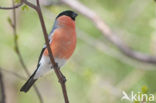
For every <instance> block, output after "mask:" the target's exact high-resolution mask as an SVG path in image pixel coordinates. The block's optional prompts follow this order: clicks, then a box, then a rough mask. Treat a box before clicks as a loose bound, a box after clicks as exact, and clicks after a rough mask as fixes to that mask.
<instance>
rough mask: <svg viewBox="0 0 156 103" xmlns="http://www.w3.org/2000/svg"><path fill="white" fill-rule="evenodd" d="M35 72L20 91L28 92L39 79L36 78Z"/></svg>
mask: <svg viewBox="0 0 156 103" xmlns="http://www.w3.org/2000/svg"><path fill="white" fill-rule="evenodd" d="M34 75H35V73H34V74H33V75H32V76H31V77H30V78H29V79H28V81H27V82H26V83H25V84H24V85H23V86H22V88H21V89H20V91H23V92H27V91H28V90H29V89H30V88H31V86H32V85H33V84H34V83H35V81H36V80H37V79H34Z"/></svg>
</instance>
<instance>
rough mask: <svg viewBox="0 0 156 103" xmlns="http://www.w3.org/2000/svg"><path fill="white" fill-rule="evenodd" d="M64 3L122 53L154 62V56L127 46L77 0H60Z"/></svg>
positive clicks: (155, 60) (143, 60) (140, 59)
mask: <svg viewBox="0 0 156 103" xmlns="http://www.w3.org/2000/svg"><path fill="white" fill-rule="evenodd" d="M61 1H62V2H63V3H65V4H66V5H68V6H70V7H71V8H73V9H75V10H77V11H78V12H80V13H81V14H83V15H84V16H86V17H87V18H89V19H90V20H91V21H92V22H93V23H94V24H95V26H96V28H97V29H99V30H100V31H101V33H102V34H103V35H104V36H105V37H106V38H107V39H108V40H109V41H110V42H112V43H113V44H114V45H115V46H116V47H117V48H118V49H119V50H120V51H121V52H122V53H123V54H124V55H126V56H128V57H130V58H133V59H136V60H138V61H142V62H145V63H151V64H156V57H155V56H150V55H147V54H143V53H140V52H137V51H134V50H132V49H131V48H129V47H128V46H127V45H126V44H125V43H124V42H123V41H122V40H121V39H120V38H118V36H117V35H116V34H115V33H113V31H112V30H111V29H110V27H109V26H108V25H107V24H105V22H104V21H103V20H102V19H101V18H100V17H99V16H98V15H97V14H96V13H95V12H94V11H92V10H91V9H89V8H87V7H86V6H85V5H83V4H81V3H80V2H79V1H77V0H61Z"/></svg>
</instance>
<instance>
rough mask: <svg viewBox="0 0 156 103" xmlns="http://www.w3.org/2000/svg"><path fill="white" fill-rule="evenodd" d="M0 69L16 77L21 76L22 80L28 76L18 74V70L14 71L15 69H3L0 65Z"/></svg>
mask: <svg viewBox="0 0 156 103" xmlns="http://www.w3.org/2000/svg"><path fill="white" fill-rule="evenodd" d="M0 71H3V72H6V73H9V74H11V75H14V76H15V77H17V78H20V79H22V80H26V78H25V77H24V76H22V75H20V74H18V73H16V72H14V71H10V70H6V69H2V68H1V67H0Z"/></svg>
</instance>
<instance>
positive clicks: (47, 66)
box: [34, 56, 66, 79]
mask: <svg viewBox="0 0 156 103" xmlns="http://www.w3.org/2000/svg"><path fill="white" fill-rule="evenodd" d="M55 62H56V63H57V64H58V66H59V67H62V66H63V65H64V64H65V63H66V59H59V58H55ZM51 69H52V64H51V61H50V58H49V57H48V56H42V58H41V60H40V66H39V68H38V70H37V71H36V74H35V76H34V79H38V78H39V77H40V76H43V75H44V74H46V73H47V72H49V71H50V70H51Z"/></svg>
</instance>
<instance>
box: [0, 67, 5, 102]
mask: <svg viewBox="0 0 156 103" xmlns="http://www.w3.org/2000/svg"><path fill="white" fill-rule="evenodd" d="M0 89H1V100H0V103H6V101H5V87H4V82H3V75H2V73H1V68H0Z"/></svg>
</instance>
